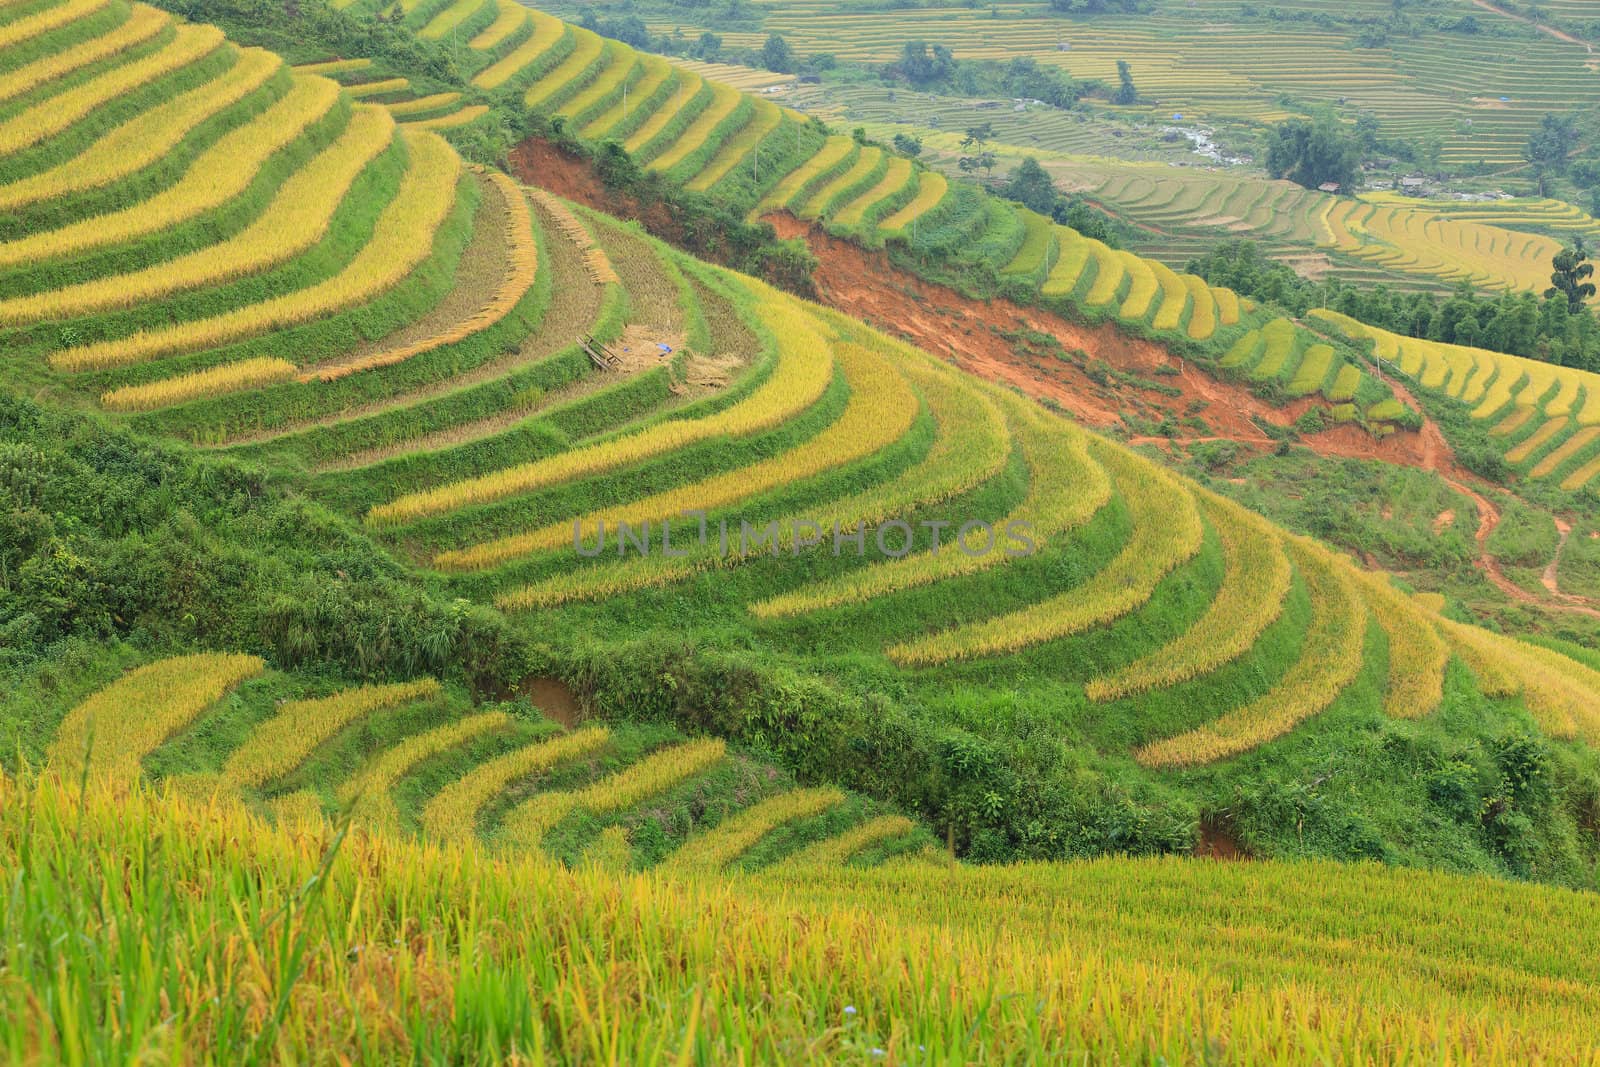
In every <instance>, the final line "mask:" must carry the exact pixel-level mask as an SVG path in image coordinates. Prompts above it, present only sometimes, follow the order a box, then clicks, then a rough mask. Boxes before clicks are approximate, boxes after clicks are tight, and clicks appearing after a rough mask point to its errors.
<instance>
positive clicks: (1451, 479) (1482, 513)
mask: <svg viewBox="0 0 1600 1067" xmlns="http://www.w3.org/2000/svg"><path fill="white" fill-rule="evenodd" d="M1385 380H1386V381H1387V382H1388V383H1389V387H1390V388H1391V389H1393V390H1394V394H1395V396H1397V397H1399V398H1400V400H1401V401H1403V402H1404V403H1406V404H1409V405H1411V406H1412V407H1413V408H1415V409H1416V410H1417V411H1421V410H1422V405H1421V404H1419V403H1417V398H1416V397H1415V396H1413V395H1412V394H1411V391H1410V390H1408V389H1407V388H1406V387H1405V386H1404V385H1402V384H1401V383H1400V382H1398V381H1396V380H1394V379H1393V378H1387V379H1385ZM1420 436H1421V437H1422V441H1423V464H1422V466H1423V469H1424V470H1430V471H1433V472H1434V473H1435V474H1437V475H1439V477H1440V478H1441V479H1442V480H1443V481H1444V483H1445V484H1446V485H1448V486H1449V487H1450V488H1451V489H1454V490H1455V491H1456V492H1458V493H1460V494H1461V495H1462V496H1464V497H1466V498H1467V499H1468V500H1471V501H1472V503H1473V506H1474V507H1476V508H1477V509H1478V530H1477V533H1476V534H1474V535H1473V540H1474V541H1475V542H1476V543H1477V546H1478V552H1477V555H1476V556H1474V557H1473V560H1472V562H1473V564H1474V565H1475V566H1476V567H1477V568H1478V569H1479V570H1480V571H1482V572H1483V573H1484V575H1485V576H1486V577H1487V578H1488V579H1489V581H1490V582H1491V583H1492V584H1493V585H1494V587H1495V588H1496V589H1498V590H1500V591H1501V592H1502V593H1504V594H1505V595H1506V596H1508V597H1510V598H1511V599H1512V600H1515V601H1517V602H1518V603H1520V604H1528V605H1530V606H1532V607H1538V608H1545V609H1547V610H1550V611H1565V612H1571V613H1574V614H1578V615H1588V616H1591V617H1593V618H1600V610H1596V608H1595V607H1594V606H1593V605H1591V604H1590V603H1589V602H1588V601H1586V600H1585V599H1584V598H1583V597H1578V596H1572V595H1570V594H1567V593H1563V592H1561V590H1560V588H1559V587H1558V586H1557V584H1556V568H1557V566H1558V565H1559V563H1560V561H1561V548H1562V547H1565V545H1566V543H1567V535H1568V534H1569V533H1570V532H1571V530H1572V527H1571V525H1570V524H1568V523H1567V522H1566V521H1565V520H1563V519H1561V518H1556V520H1555V522H1556V529H1557V530H1559V531H1560V532H1561V544H1560V546H1558V547H1557V548H1556V553H1555V556H1554V557H1553V558H1552V559H1551V560H1550V565H1549V566H1548V567H1546V568H1545V571H1544V577H1543V584H1544V587H1545V589H1546V590H1547V591H1548V592H1549V593H1550V598H1549V599H1546V598H1544V597H1539V596H1536V595H1534V594H1533V593H1532V592H1530V591H1529V590H1527V589H1524V588H1522V586H1520V585H1518V584H1517V583H1515V582H1513V581H1512V580H1511V579H1510V578H1507V577H1506V575H1505V571H1503V570H1502V569H1501V567H1500V561H1499V560H1497V559H1495V557H1494V554H1493V553H1492V552H1490V551H1489V538H1491V537H1493V536H1494V532H1495V530H1496V529H1498V528H1499V526H1500V509H1499V508H1498V507H1496V506H1495V504H1494V503H1493V502H1492V501H1491V500H1490V499H1489V498H1488V497H1486V496H1484V495H1483V494H1482V493H1481V492H1479V491H1478V490H1477V489H1474V488H1473V487H1472V486H1471V485H1469V484H1468V482H1467V480H1468V479H1469V478H1472V477H1473V475H1472V474H1471V473H1469V472H1468V471H1467V470H1466V469H1465V468H1463V467H1462V466H1461V465H1460V464H1459V463H1458V462H1457V461H1456V457H1455V451H1454V450H1453V449H1452V448H1451V447H1450V442H1449V441H1448V440H1446V439H1445V436H1444V432H1443V431H1442V430H1440V429H1439V426H1438V424H1437V423H1435V422H1434V421H1433V420H1432V419H1430V418H1428V417H1427V416H1426V415H1424V416H1423V420H1422V432H1421V435H1420ZM1445 515H1448V516H1449V518H1448V519H1445ZM1454 521H1455V513H1454V512H1445V513H1443V514H1441V515H1440V516H1439V517H1438V519H1437V520H1435V522H1434V527H1435V532H1437V531H1438V530H1439V529H1442V528H1443V527H1444V526H1445V525H1448V524H1449V523H1452V522H1454Z"/></svg>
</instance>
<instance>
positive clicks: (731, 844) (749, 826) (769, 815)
mask: <svg viewBox="0 0 1600 1067" xmlns="http://www.w3.org/2000/svg"><path fill="white" fill-rule="evenodd" d="M843 803H844V794H843V793H841V792H840V791H839V790H837V789H834V788H833V787H831V786H825V787H823V788H820V789H796V790H794V791H793V792H789V793H780V794H778V795H777V796H775V797H769V798H767V799H766V800H763V801H762V802H761V803H759V804H757V805H755V806H754V807H750V808H746V809H745V810H744V811H741V812H739V813H738V814H737V815H732V816H729V817H728V818H727V819H726V820H724V821H723V822H721V823H719V824H718V825H717V826H715V827H713V828H712V829H710V830H708V831H706V832H705V833H703V834H701V835H699V836H698V837H692V838H690V839H689V840H688V841H686V842H684V844H683V845H682V846H681V847H680V848H679V849H678V851H676V852H674V853H673V854H672V855H670V856H668V857H667V858H666V861H665V862H663V863H662V864H661V869H662V870H663V871H670V872H674V873H680V872H689V871H704V872H713V871H720V870H722V869H723V868H724V867H726V866H727V865H728V864H730V863H732V862H733V861H734V860H736V859H738V858H739V857H740V856H742V855H744V854H745V853H746V852H748V851H750V848H751V847H752V846H753V845H755V843H756V842H757V841H760V840H761V839H762V838H763V837H765V836H767V834H769V833H771V832H772V831H773V830H776V829H777V828H778V827H780V826H782V825H783V824H785V823H790V822H796V821H798V820H800V819H809V818H811V817H812V816H814V815H821V814H822V813H823V812H825V811H827V810H828V809H829V808H834V807H837V806H839V805H840V804H843Z"/></svg>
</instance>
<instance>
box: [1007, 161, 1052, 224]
mask: <svg viewBox="0 0 1600 1067" xmlns="http://www.w3.org/2000/svg"><path fill="white" fill-rule="evenodd" d="M1004 195H1005V198H1006V199H1007V200H1015V201H1016V202H1017V203H1019V204H1021V205H1022V206H1023V207H1026V208H1030V209H1032V210H1034V211H1037V212H1038V213H1039V214H1041V215H1045V216H1053V215H1054V214H1055V207H1056V195H1057V194H1056V186H1055V183H1054V182H1052V181H1051V180H1050V175H1048V174H1046V173H1045V169H1044V168H1043V167H1041V166H1039V161H1038V160H1037V159H1034V158H1033V157H1032V156H1029V157H1028V158H1027V159H1024V160H1023V161H1022V164H1021V165H1020V166H1018V167H1017V169H1016V170H1014V171H1012V172H1011V178H1010V180H1009V181H1007V182H1006V187H1005V190H1004Z"/></svg>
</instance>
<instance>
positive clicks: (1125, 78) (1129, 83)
mask: <svg viewBox="0 0 1600 1067" xmlns="http://www.w3.org/2000/svg"><path fill="white" fill-rule="evenodd" d="M1117 82H1118V84H1117V91H1116V92H1115V93H1112V94H1111V102H1112V103H1113V104H1136V103H1138V102H1139V90H1138V89H1136V88H1134V86H1133V68H1132V67H1130V66H1128V61H1127V60H1126V59H1119V60H1117Z"/></svg>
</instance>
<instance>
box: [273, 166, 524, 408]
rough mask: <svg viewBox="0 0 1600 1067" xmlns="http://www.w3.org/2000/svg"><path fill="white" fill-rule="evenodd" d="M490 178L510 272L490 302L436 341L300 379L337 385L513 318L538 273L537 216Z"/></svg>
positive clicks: (517, 190)
mask: <svg viewBox="0 0 1600 1067" xmlns="http://www.w3.org/2000/svg"><path fill="white" fill-rule="evenodd" d="M488 177H489V181H490V182H491V183H492V184H493V185H494V186H495V188H496V189H497V190H498V192H499V193H500V195H501V196H502V197H503V198H504V199H505V204H506V244H507V246H508V249H507V261H508V264H509V266H510V268H511V269H510V270H509V271H507V272H506V275H505V277H503V278H501V280H500V287H499V288H498V289H496V290H495V291H494V294H493V295H492V296H490V298H489V301H488V302H487V303H486V304H484V305H483V306H482V307H481V308H479V309H478V310H477V311H475V312H473V313H472V314H471V315H469V316H467V317H466V318H464V319H462V320H461V321H460V322H458V323H456V324H455V325H454V326H452V327H451V328H450V329H448V330H445V331H444V332H442V333H439V334H436V335H434V336H433V337H426V338H423V339H422V340H420V341H414V342H412V343H411V344H407V345H397V346H396V347H394V348H388V349H384V350H382V351H379V352H374V353H372V354H371V355H368V356H361V357H359V358H357V359H352V360H348V361H346V362H339V363H334V364H332V365H329V366H325V367H319V368H317V369H316V370H311V371H307V372H305V373H304V374H302V375H300V380H301V381H302V382H308V381H324V382H333V381H338V380H339V379H340V378H344V377H348V376H349V375H352V374H355V373H357V372H359V371H366V370H375V369H377V368H378V367H390V366H393V365H394V364H396V363H404V362H405V361H406V360H408V359H411V358H412V357H413V356H418V355H421V354H422V353H424V352H431V351H433V350H434V349H436V348H443V347H445V346H446V345H453V344H455V343H457V342H458V341H463V340H465V339H466V338H468V337H471V336H472V335H473V334H476V333H481V332H483V331H484V330H487V329H488V328H489V327H491V326H493V325H495V324H496V323H498V322H500V321H501V320H502V319H504V318H505V317H506V316H507V315H509V314H511V311H512V309H513V308H515V307H516V306H517V304H519V303H521V301H522V298H523V297H524V296H526V295H527V293H528V290H529V289H531V288H533V283H534V280H535V279H536V278H537V277H538V274H539V243H538V241H537V240H536V239H535V237H534V233H533V215H532V213H531V212H530V211H529V209H528V200H527V198H526V197H525V196H523V194H522V189H521V187H520V186H518V185H517V183H516V182H514V181H512V180H511V179H510V178H508V177H507V176H506V175H504V174H502V173H501V172H499V171H490V172H489V176H488Z"/></svg>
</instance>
